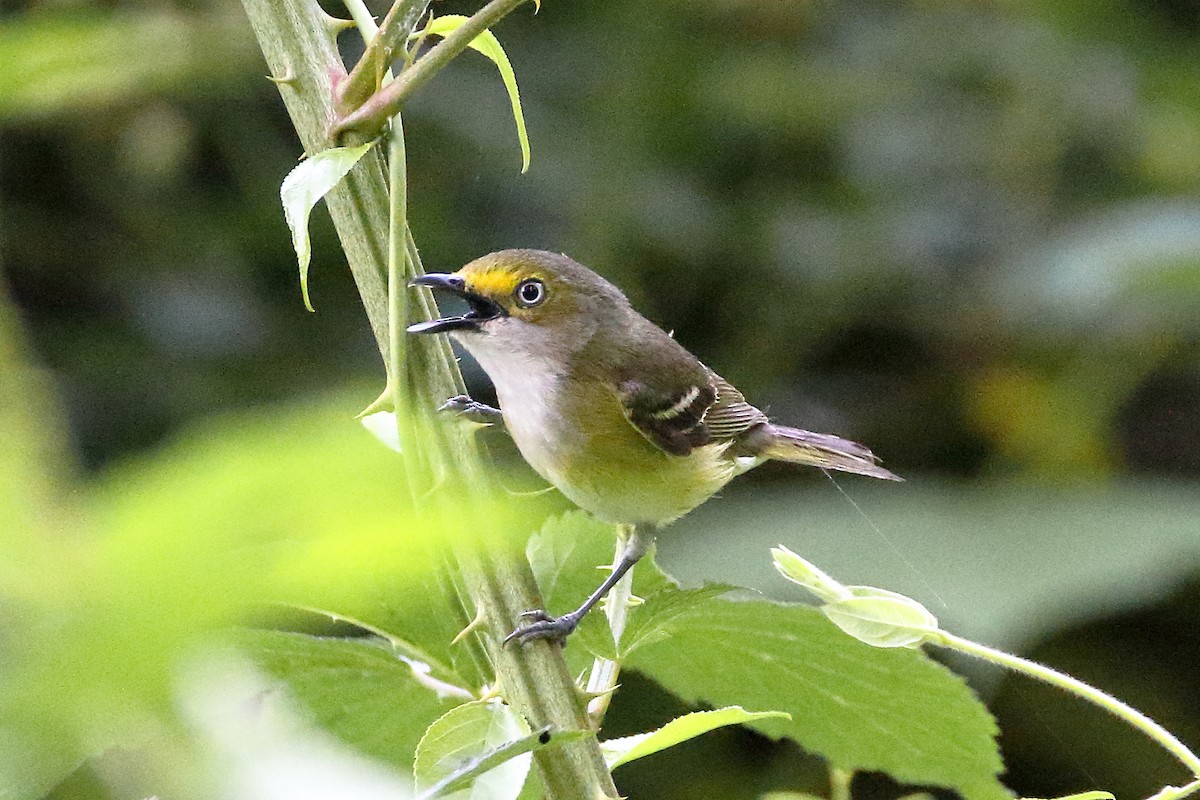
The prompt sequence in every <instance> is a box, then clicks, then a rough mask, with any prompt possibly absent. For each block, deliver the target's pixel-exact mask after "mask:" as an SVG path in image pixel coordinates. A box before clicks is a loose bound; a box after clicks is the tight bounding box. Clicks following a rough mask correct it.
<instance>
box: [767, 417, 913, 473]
mask: <svg viewBox="0 0 1200 800" xmlns="http://www.w3.org/2000/svg"><path fill="white" fill-rule="evenodd" d="M754 438H755V439H757V440H758V441H757V442H755V450H756V453H755V454H756V455H758V456H759V457H762V458H773V459H776V460H778V461H790V462H792V463H793V464H809V465H811V466H814V467H820V468H822V469H836V470H840V471H842V472H853V473H856V474H858V475H868V476H870V477H872V478H882V479H883V480H887V481H901V480H904V479H903V478H901V477H900V476H898V475H896V474H894V473H892V472H889V471H888V470H886V469H884V468H883V467H881V466H879V464H878V463H877V462H878V461H879V459H878V458H876V457H875V454H874V453H872V452H871V451H870V450H869V449H867V448H866V447H863V446H862V445H861V444H859V443H858V442H852V441H850V440H849V439H843V438H841V437H839V436H833V435H831V434H828V433H813V432H812V431H804V430H800V429H799V428H788V427H784V426H783V425H772V424H770V423H768V424H766V425H764V426H763V428H762V429H761V430H759V431H755V434H754Z"/></svg>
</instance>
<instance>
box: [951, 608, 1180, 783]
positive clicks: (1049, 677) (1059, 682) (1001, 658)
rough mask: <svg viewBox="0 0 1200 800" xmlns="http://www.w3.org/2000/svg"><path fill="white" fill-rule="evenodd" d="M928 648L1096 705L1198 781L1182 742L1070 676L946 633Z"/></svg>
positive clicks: (1131, 708) (1147, 718)
mask: <svg viewBox="0 0 1200 800" xmlns="http://www.w3.org/2000/svg"><path fill="white" fill-rule="evenodd" d="M929 643H930V644H935V645H940V646H942V647H948V648H950V649H952V650H957V651H958V652H960V653H966V654H967V655H969V656H974V657H976V658H981V659H983V660H985V661H990V662H992V663H994V664H999V665H1001V666H1003V667H1006V668H1008V669H1011V670H1013V671H1014V672H1019V673H1021V674H1022V675H1028V676H1029V677H1031V678H1037V679H1038V680H1040V681H1044V682H1045V683H1048V684H1050V685H1051V686H1057V687H1058V688H1060V689H1063V690H1064V691H1067V692H1070V693H1071V694H1074V695H1076V696H1078V697H1082V698H1083V699H1084V700H1088V701H1089V702H1092V703H1095V704H1096V705H1098V706H1100V707H1101V708H1103V709H1104V710H1105V711H1108V712H1109V713H1110V714H1113V715H1115V716H1117V717H1119V718H1120V719H1122V720H1124V721H1125V722H1128V723H1129V724H1130V725H1132V726H1133V727H1135V728H1137V729H1138V730H1139V731H1141V732H1142V733H1144V734H1146V735H1147V736H1149V737H1150V738H1151V739H1153V740H1154V741H1156V742H1158V743H1159V744H1160V745H1162V746H1163V748H1165V749H1166V750H1167V752H1169V753H1170V754H1171V755H1173V756H1175V758H1177V759H1179V761H1180V762H1181V763H1182V764H1183V765H1184V766H1186V767H1187V768H1188V769H1189V770H1191V771H1192V775H1193V776H1196V777H1200V757H1197V756H1196V754H1195V753H1193V752H1192V751H1191V750H1189V749H1188V748H1187V746H1186V745H1184V744H1183V742H1181V741H1179V740H1178V739H1177V738H1175V736H1174V735H1173V734H1172V733H1171V732H1170V731H1168V730H1167V729H1166V728H1164V727H1163V726H1161V725H1159V724H1158V723H1157V722H1155V721H1154V720H1152V719H1150V718H1149V717H1147V716H1146V715H1145V714H1143V713H1142V712H1140V711H1138V710H1137V709H1135V708H1133V707H1132V706H1130V705H1128V704H1126V703H1123V702H1121V701H1120V700H1118V699H1117V698H1115V697H1113V696H1112V695H1110V694H1107V693H1105V692H1102V691H1100V690H1099V689H1097V688H1095V687H1094V686H1089V685H1088V684H1086V683H1084V682H1083V681H1081V680H1078V679H1076V678H1072V677H1071V676H1070V675H1064V674H1063V673H1061V672H1058V671H1056V670H1053V669H1050V668H1049V667H1045V666H1043V665H1041V664H1038V663H1037V662H1034V661H1029V660H1028V659H1024V658H1021V657H1020V656H1014V655H1011V654H1009V653H1005V652H1004V651H1002V650H997V649H995V648H993V647H988V646H987V645H982V644H978V643H977V642H972V641H970V640H969V639H963V638H962V637H960V636H955V635H954V634H952V633H947V632H946V631H937V632H936V633H935V634H933V635H931V638H930V639H929Z"/></svg>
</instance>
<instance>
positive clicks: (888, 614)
mask: <svg viewBox="0 0 1200 800" xmlns="http://www.w3.org/2000/svg"><path fill="white" fill-rule="evenodd" d="M847 588H848V589H849V591H850V593H851V594H852V595H853V596H852V597H847V598H845V599H842V600H835V601H833V602H832V603H826V604H825V605H823V606H821V611H822V612H823V613H824V614H825V616H827V617H829V620H830V621H831V622H832V623H833V624H834V625H837V626H838V627H839V628H841V629H842V630H843V631H845V632H846V633H848V634H850V635H851V636H853V637H854V638H855V639H858V640H859V641H860V642H865V643H866V644H869V645H871V646H872V647H917V646H918V645H920V644H922V643H923V642H925V641H927V640H928V639H929V637H930V636H931V635H933V634H936V633H937V631H938V621H937V617H935V616H934V615H933V614H931V613H929V610H928V609H927V608H925V606H923V605H921V604H920V603H918V602H917V601H916V600H913V599H912V598H911V597H905V596H904V595H902V594H898V593H896V592H889V591H888V590H887V589H876V588H874V587H872V586H851V587H847Z"/></svg>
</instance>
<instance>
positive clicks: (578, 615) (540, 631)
mask: <svg viewBox="0 0 1200 800" xmlns="http://www.w3.org/2000/svg"><path fill="white" fill-rule="evenodd" d="M653 543H654V534H653V533H650V532H649V531H648V530H644V529H643V528H642V526H640V525H638V526H635V527H634V528H632V530H631V532H630V534H629V538H628V539H627V540H626V542H625V551H624V552H623V553H621V560H620V561H619V562H617V565H616V567H614V568H613V571H612V573H611V574H609V576H608V577H607V578H605V579H604V582H603V583H601V584H600V586H599V587H597V588H596V591H594V592H592V593H591V595H589V596H588V599H587V600H584V601H583V605H581V606H580V607H579V608H577V609H575V610H574V611H572V612H571V613H569V614H563V615H562V616H561V617H552V616H550V615H549V614H547V613H546V612H545V611H542V610H540V609H539V610H536V611H526V612H525V613H524V614H522V615H521V616H522V617H523V618H525V619H529V620H532V622H529V623H528V624H526V625H522V626H520V627H519V628H517V629H516V630H515V631H513V632H512V633H510V634H509V635H508V636H506V637H504V643H505V644H508V643H509V642H511V641H514V640H515V641H517V642H519V643H521V644H524V643H525V642H529V641H533V640H534V639H550V640H553V641H556V642H565V641H566V639H567V637H568V636H570V635H571V633H572V631H574V630H575V629H576V628H577V627H579V623H580V621H582V620H583V618H584V616H586V615H587V613H588V612H589V611H591V610H592V606H594V605H596V603H599V602H600V599H601V598H603V597H604V595H606V594H608V591H609V589H611V588H612V587H614V586H616V585H617V581H619V580H621V578H622V577H624V575H625V573H626V572H629V570H630V569H632V568H633V565H634V564H636V563H637V562H638V559H640V558H641V557H642V556H644V555H645V554H646V551H648V550H649V549H650V545H651V544H653Z"/></svg>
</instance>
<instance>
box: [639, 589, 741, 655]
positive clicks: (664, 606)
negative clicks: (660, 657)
mask: <svg viewBox="0 0 1200 800" xmlns="http://www.w3.org/2000/svg"><path fill="white" fill-rule="evenodd" d="M734 588H735V587H732V586H723V585H719V584H714V585H712V586H704V587H702V588H700V589H674V588H668V589H663V590H662V591H660V592H656V593H654V594H653V595H651V596H650V597H648V598H647V599H646V602H645V603H643V604H642V605H640V606H638V607H637V608H635V609H634V610H633V611H632V612H631V613H630V615H629V623H628V625H627V626H626V628H625V635H624V636H622V637H621V648H620V649H621V657H622V658H626V657H628V656H629V654H630V653H632V652H633V651H634V650H636V649H637V648H639V647H642V646H643V645H647V644H650V643H652V642H657V641H660V640H662V639H665V638H667V637H668V636H670V635H671V623H672V622H673V621H674V620H675V618H676V617H679V616H680V615H682V614H685V613H687V612H688V611H690V610H692V609H693V608H695V607H696V606H697V605H698V604H700V603H703V602H704V601H706V600H710V599H712V598H714V597H720V596H721V595H723V594H728V593H729V592H730V591H732V590H733V589H734Z"/></svg>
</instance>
